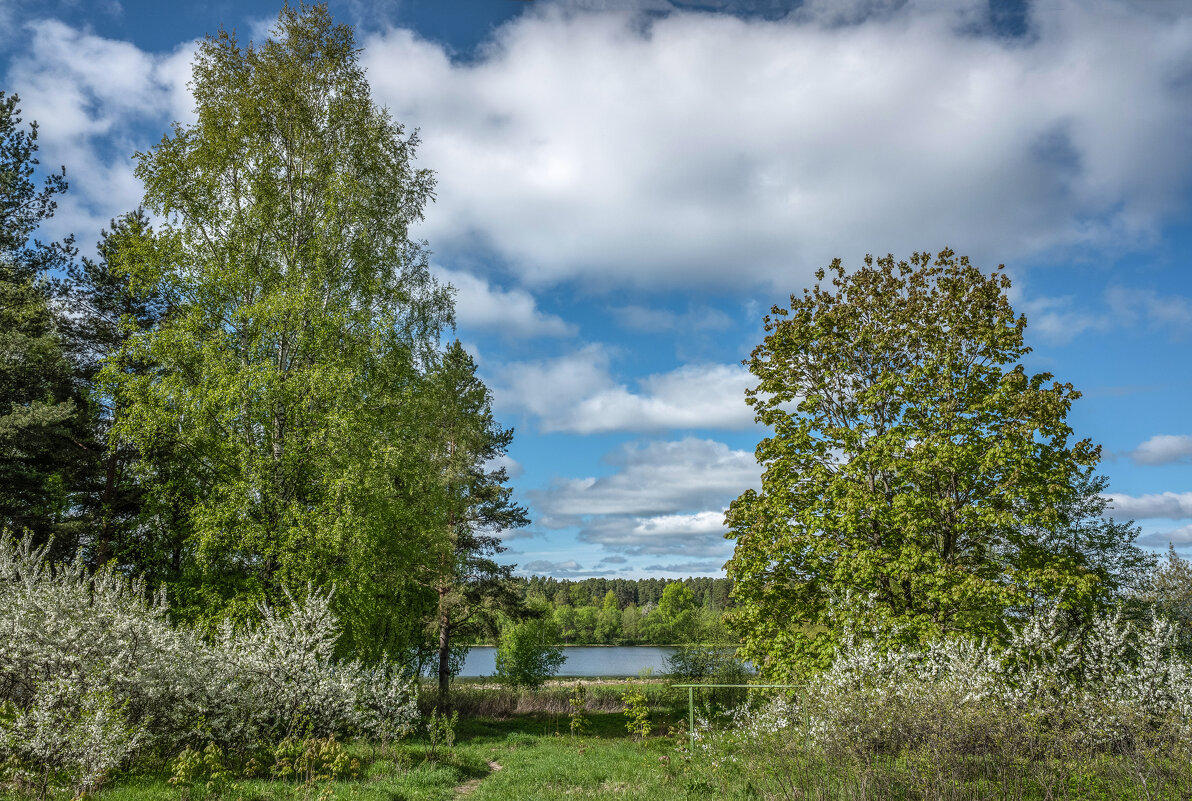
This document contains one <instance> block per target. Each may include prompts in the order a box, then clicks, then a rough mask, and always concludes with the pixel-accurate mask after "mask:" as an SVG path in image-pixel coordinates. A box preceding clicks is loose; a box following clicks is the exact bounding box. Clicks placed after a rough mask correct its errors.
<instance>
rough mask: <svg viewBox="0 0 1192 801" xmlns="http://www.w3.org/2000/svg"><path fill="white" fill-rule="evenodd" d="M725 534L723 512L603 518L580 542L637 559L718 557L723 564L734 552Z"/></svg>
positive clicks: (581, 535) (586, 529)
mask: <svg viewBox="0 0 1192 801" xmlns="http://www.w3.org/2000/svg"><path fill="white" fill-rule="evenodd" d="M724 533H725V528H724V511H723V510H721V511H708V512H696V513H695V514H687V515H684V514H673V515H657V516H655V517H618V516H607V517H599V518H596V519H595V520H593V521H592V522H591V523H590V524H588V525H587V526H584V527H583V528H582V529H581V530H580V532H579V539H580V540H581V541H582V542H590V543H594V544H598V545H603V546H605V547H607V548H611V549H614V550H617V551H621V552H623V553H628V554H632V555H635V556H636V555H639V554H682V555H686V556H716V557H721V563H722V564H723V562H724V560H725V559H727V558H728V556H729V555H730V554H731V553H732V545H731V544H730V543H728V542H727V541H726V540H725V539H724ZM717 567H719V565H717Z"/></svg>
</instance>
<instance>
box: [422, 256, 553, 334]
mask: <svg viewBox="0 0 1192 801" xmlns="http://www.w3.org/2000/svg"><path fill="white" fill-rule="evenodd" d="M434 272H435V275H436V276H437V277H438V278H439V280H440V281H443V282H444V283H449V284H451V285H452V286H453V287H455V316H456V320H457V322H458V323H459V325H460V327H462V328H484V329H489V330H492V331H495V332H497V333H499V334H502V335H505V336H513V337H540V336H546V337H559V336H571V335H572V334H574V333H575V326H574V325H571V324H570V323H565V322H563V320H562V319H561V318H560V317H558V316H556V315H553V314H546V313H545V312H543V311H542V310H541V309H539V308H538V303H537V301H536V300H534V296H533V295H531V294H530V293H529V292H527V291H526V290H524V289H520V288H514V289H500V288H498V287H494V286H492V285H491V284H490V283H489V282H488V281H485V280H484V279H483V278H479V277H477V276H475V275H472V274H471V273H466V272H463V271H460V270H448V269H445V268H442V267H438V268H436V269H435V270H434Z"/></svg>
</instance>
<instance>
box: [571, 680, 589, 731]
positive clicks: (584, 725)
mask: <svg viewBox="0 0 1192 801" xmlns="http://www.w3.org/2000/svg"><path fill="white" fill-rule="evenodd" d="M567 705H568V706H569V707H570V708H571V709H570V711H569V712H568V713H567V724H568V725H567V728H568V729H570V730H571V736H572V737H575V736H577V735H581V734H583V733H584V732H586V731H587V730H588V729H589V728H590V727H591V725H592V721H591V720H590V719H589V718H588V715H587V711H588V691H587V688H585V687H584V683H583V682H582V681H577V682H576V683H575V686H574V687H572V689H571V697H570V698H568V699H567Z"/></svg>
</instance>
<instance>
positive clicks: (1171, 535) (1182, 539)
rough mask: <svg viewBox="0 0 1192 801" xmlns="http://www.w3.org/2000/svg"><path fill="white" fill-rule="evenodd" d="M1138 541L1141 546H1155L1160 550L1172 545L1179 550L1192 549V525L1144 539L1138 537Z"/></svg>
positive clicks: (1150, 535)
mask: <svg viewBox="0 0 1192 801" xmlns="http://www.w3.org/2000/svg"><path fill="white" fill-rule="evenodd" d="M1138 541H1139V542H1141V543H1142V544H1143V545H1155V546H1158V547H1160V548H1166V547H1167V546H1168V545H1174V546H1175V547H1176V548H1179V549H1184V548H1192V525H1189V526H1181V527H1180V528H1177V529H1175V530H1174V531H1164V532H1160V533H1158V534H1148V535H1147V536H1145V537H1139V539H1138Z"/></svg>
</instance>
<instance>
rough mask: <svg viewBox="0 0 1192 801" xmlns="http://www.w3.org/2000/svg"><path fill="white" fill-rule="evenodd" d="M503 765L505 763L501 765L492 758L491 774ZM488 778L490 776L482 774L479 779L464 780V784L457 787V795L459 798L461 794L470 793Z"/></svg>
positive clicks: (489, 767)
mask: <svg viewBox="0 0 1192 801" xmlns="http://www.w3.org/2000/svg"><path fill="white" fill-rule="evenodd" d="M502 767H503V765H499V764H498V763H496V762H493V761H492V760H489V763H488V769H489V770H490V771H492V773H490V774H489V776H491V775H492V774H493V773H496V772H497V771H498V770H500V769H501V768H502ZM487 778H488V776H481V777H480V778H479V779H471V780H469V781H466V782H464V783H463V784H461V785H460V786H458V787H456V788H455V797H456V798H459V797H460V796H463V795H468V794H469V793H471V792H472V791H473V790H475V789H476V788H477V787H479V786H480V782H482V781H484V780H485V779H487Z"/></svg>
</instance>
